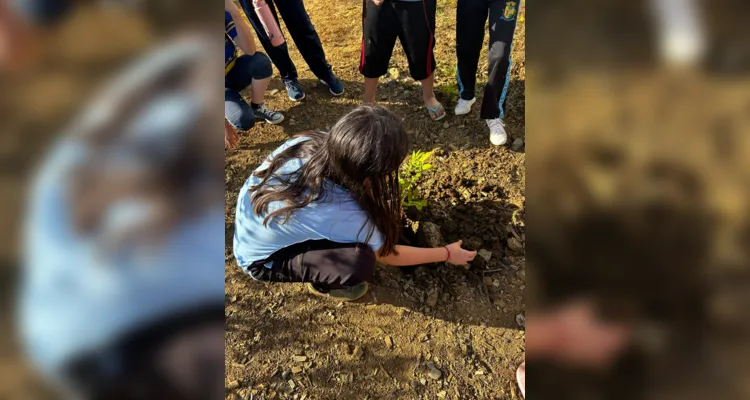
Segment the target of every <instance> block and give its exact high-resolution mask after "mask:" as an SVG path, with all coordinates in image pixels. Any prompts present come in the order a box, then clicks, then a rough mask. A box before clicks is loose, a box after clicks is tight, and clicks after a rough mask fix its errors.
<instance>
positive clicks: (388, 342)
mask: <svg viewBox="0 0 750 400" xmlns="http://www.w3.org/2000/svg"><path fill="white" fill-rule="evenodd" d="M385 345H386V346H388V348H389V349H392V348H393V339H391V337H390V336H386V337H385Z"/></svg>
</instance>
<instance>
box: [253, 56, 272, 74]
mask: <svg viewBox="0 0 750 400" xmlns="http://www.w3.org/2000/svg"><path fill="white" fill-rule="evenodd" d="M272 75H273V65H272V64H271V59H270V58H268V56H267V55H265V54H264V53H261V52H257V53H255V54H253V78H255V79H266V78H270V77H271V76H272Z"/></svg>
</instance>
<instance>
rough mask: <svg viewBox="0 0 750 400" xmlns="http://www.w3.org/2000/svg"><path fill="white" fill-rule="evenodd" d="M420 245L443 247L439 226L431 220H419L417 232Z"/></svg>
mask: <svg viewBox="0 0 750 400" xmlns="http://www.w3.org/2000/svg"><path fill="white" fill-rule="evenodd" d="M417 236H418V240H419V244H420V246H424V247H443V235H442V233H441V232H440V226H439V225H437V224H435V223H432V222H420V223H419V232H417Z"/></svg>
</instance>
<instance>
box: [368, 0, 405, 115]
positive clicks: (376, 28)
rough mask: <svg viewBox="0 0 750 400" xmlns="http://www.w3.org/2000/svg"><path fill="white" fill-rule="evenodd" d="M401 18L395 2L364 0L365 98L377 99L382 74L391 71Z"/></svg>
mask: <svg viewBox="0 0 750 400" xmlns="http://www.w3.org/2000/svg"><path fill="white" fill-rule="evenodd" d="M398 29H399V28H398V18H397V15H396V12H395V10H394V5H393V4H392V3H391V2H385V3H383V4H381V5H379V6H378V5H375V3H373V1H372V0H363V2H362V52H361V54H360V60H359V72H360V73H361V74H362V75H364V77H365V95H364V102H365V103H366V104H367V103H374V102H375V92H376V91H377V87H378V78H380V77H381V76H383V75H385V74H386V72H388V63H389V62H390V61H391V55H392V54H393V47H394V46H395V45H396V37H397V36H398Z"/></svg>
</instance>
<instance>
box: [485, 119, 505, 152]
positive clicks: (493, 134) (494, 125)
mask: <svg viewBox="0 0 750 400" xmlns="http://www.w3.org/2000/svg"><path fill="white" fill-rule="evenodd" d="M485 121H487V126H489V127H490V142H491V143H492V144H494V145H495V146H502V145H504V144H505V142H507V141H508V134H507V133H505V122H503V120H502V119H500V118H495V119H486V120H485Z"/></svg>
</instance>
